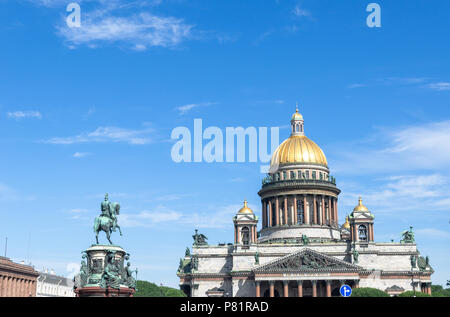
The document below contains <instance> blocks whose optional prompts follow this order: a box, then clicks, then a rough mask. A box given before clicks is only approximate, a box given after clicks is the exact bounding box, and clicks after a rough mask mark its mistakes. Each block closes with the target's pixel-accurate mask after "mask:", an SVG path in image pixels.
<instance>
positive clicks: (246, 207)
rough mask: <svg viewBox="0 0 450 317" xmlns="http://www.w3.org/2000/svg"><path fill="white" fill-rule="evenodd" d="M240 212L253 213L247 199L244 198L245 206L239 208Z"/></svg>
mask: <svg viewBox="0 0 450 317" xmlns="http://www.w3.org/2000/svg"><path fill="white" fill-rule="evenodd" d="M238 213H240V214H253V210H251V209H250V208H249V207H248V205H247V200H244V207H242V208H241V209H239V212H238Z"/></svg>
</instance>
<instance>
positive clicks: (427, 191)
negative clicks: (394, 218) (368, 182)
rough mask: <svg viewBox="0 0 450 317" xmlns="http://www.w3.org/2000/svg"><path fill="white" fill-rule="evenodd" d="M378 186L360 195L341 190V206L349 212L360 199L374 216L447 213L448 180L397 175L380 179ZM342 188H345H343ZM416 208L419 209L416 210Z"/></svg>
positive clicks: (436, 175) (449, 205)
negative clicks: (392, 213)
mask: <svg viewBox="0 0 450 317" xmlns="http://www.w3.org/2000/svg"><path fill="white" fill-rule="evenodd" d="M380 181H381V184H378V185H376V186H374V187H373V188H372V189H366V187H365V185H363V184H359V186H358V187H359V188H361V189H362V192H354V190H351V189H350V190H345V191H344V193H343V194H342V195H341V203H342V204H343V205H344V206H345V209H346V210H351V208H353V207H354V206H356V204H357V202H358V196H360V195H361V196H362V198H363V200H364V205H366V206H367V207H368V208H369V209H370V210H374V211H375V213H390V212H392V211H417V210H419V209H420V210H422V212H423V211H441V212H442V211H448V210H450V179H449V177H446V176H442V175H439V174H430V175H401V176H391V177H388V178H386V179H381V180H380ZM344 187H345V186H344ZM418 206H420V208H418Z"/></svg>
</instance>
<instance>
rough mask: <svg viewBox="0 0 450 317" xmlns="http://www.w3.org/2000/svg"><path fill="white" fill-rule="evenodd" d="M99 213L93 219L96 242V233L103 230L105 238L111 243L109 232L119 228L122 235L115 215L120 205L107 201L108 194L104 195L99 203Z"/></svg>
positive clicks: (118, 211)
mask: <svg viewBox="0 0 450 317" xmlns="http://www.w3.org/2000/svg"><path fill="white" fill-rule="evenodd" d="M100 209H101V212H102V213H101V215H100V216H98V217H95V221H94V232H95V240H96V241H97V244H99V243H98V233H99V232H100V231H104V232H105V233H106V238H107V239H108V241H109V243H110V244H113V243H112V241H111V233H112V232H113V231H114V232H115V231H116V229H119V232H120V235H122V231H121V230H120V227H119V225H118V224H117V215H119V214H120V205H119V203H113V202H110V201H109V198H108V194H106V195H105V200H104V201H102V203H101V205H100Z"/></svg>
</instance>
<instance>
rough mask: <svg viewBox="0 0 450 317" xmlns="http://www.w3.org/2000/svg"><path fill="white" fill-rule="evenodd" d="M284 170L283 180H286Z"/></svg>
mask: <svg viewBox="0 0 450 317" xmlns="http://www.w3.org/2000/svg"><path fill="white" fill-rule="evenodd" d="M286 178H287V177H286V171H283V180H286Z"/></svg>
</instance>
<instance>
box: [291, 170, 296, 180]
mask: <svg viewBox="0 0 450 317" xmlns="http://www.w3.org/2000/svg"><path fill="white" fill-rule="evenodd" d="M291 179H295V172H294V171H291Z"/></svg>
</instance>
